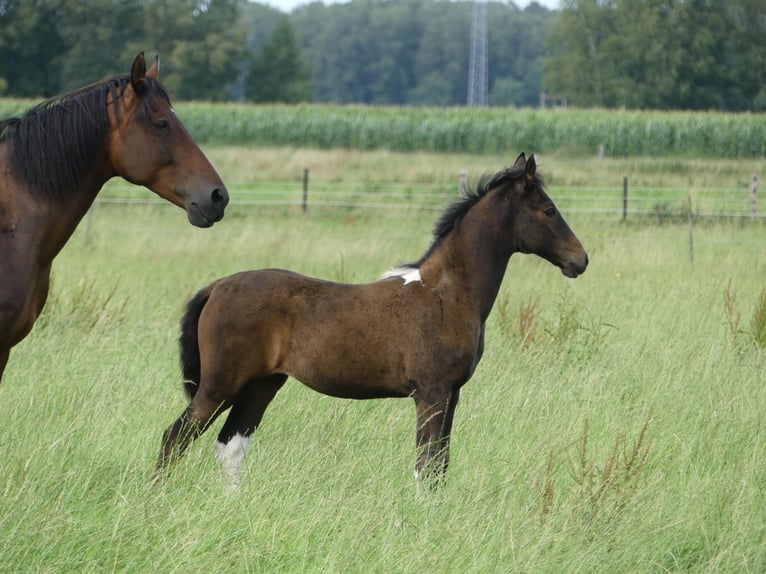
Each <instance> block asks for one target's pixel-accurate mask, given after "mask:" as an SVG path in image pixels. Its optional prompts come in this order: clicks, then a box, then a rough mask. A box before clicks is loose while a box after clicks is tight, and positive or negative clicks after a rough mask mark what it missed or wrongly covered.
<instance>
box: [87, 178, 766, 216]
mask: <svg viewBox="0 0 766 574" xmlns="http://www.w3.org/2000/svg"><path fill="white" fill-rule="evenodd" d="M228 188H229V193H230V196H231V206H239V207H240V208H243V209H247V207H248V206H252V207H259V208H261V209H263V208H275V209H280V210H282V211H285V210H287V211H303V212H322V213H328V212H333V211H338V212H341V213H348V212H370V211H374V212H377V213H381V212H390V213H392V214H394V215H396V216H398V215H399V214H402V213H409V212H423V211H439V210H442V209H444V207H445V206H446V205H448V204H449V203H451V202H453V201H455V200H456V199H457V198H458V197H459V195H460V190H461V183H460V181H456V182H455V186H454V187H453V188H452V189H445V186H444V184H419V183H418V184H401V183H380V182H342V183H331V182H311V183H309V181H308V177H307V176H306V175H304V178H303V179H302V180H298V181H274V182H256V183H236V182H235V183H229V184H228ZM548 191H549V194H550V195H551V197H552V198H553V200H554V201H555V203H556V205H557V206H558V207H559V209H560V210H561V211H562V213H564V214H565V215H566V214H570V213H572V214H574V213H577V214H583V215H593V216H599V217H615V218H619V219H621V220H630V219H643V220H656V221H657V222H660V223H663V222H671V221H675V220H678V221H686V220H688V219H690V218H692V219H694V220H700V219H719V220H738V221H741V220H754V221H761V222H764V221H766V205H765V206H763V208H762V209H759V205H758V203H757V194H758V192H757V178H754V179H753V183H752V185H750V186H748V187H705V188H693V189H683V188H675V187H674V188H663V187H641V186H636V187H631V186H630V185H629V182H628V181H627V180H625V181H623V182H622V184H619V183H618V184H617V185H614V186H603V187H593V186H587V187H586V186H551V187H550V188H549V190H548ZM97 203H101V204H108V203H117V204H147V205H148V204H155V203H156V204H161V203H165V202H164V200H162V199H160V198H158V197H157V196H155V195H153V194H152V193H150V192H149V191H147V190H145V189H143V188H137V187H135V186H130V185H129V184H126V183H124V182H111V183H110V184H109V185H108V186H107V187H106V188H105V190H104V191H103V192H102V193H101V195H100V196H99V197H98V199H97Z"/></svg>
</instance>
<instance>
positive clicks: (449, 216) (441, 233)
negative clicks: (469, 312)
mask: <svg viewBox="0 0 766 574" xmlns="http://www.w3.org/2000/svg"><path fill="white" fill-rule="evenodd" d="M525 175H526V168H525V167H524V166H517V165H512V166H511V167H509V168H506V169H503V170H501V171H498V172H497V173H496V174H494V175H489V174H484V175H482V176H481V178H479V182H478V183H477V184H476V187H475V188H474V189H469V190H467V191H466V192H465V194H464V195H463V197H462V198H461V199H459V200H458V201H456V202H454V203H453V204H452V205H450V206H449V207H447V209H446V210H445V211H444V213H443V214H442V216H441V217H440V218H439V219H438V220H437V221H436V224H435V225H434V230H433V234H434V241H433V243H432V244H431V247H429V248H428V251H426V252H425V254H424V255H423V256H422V257H421V258H420V259H418V260H417V261H416V262H415V263H410V264H407V265H403V266H401V267H403V268H417V267H420V266H421V265H422V264H423V263H424V262H425V260H426V259H428V258H429V257H430V256H431V254H432V253H433V252H434V250H435V249H436V248H437V247H438V246H439V244H440V243H441V242H442V240H443V239H444V238H445V237H446V236H447V235H449V234H450V233H451V232H452V231H453V230H454V229H455V228H456V227H457V226H458V225H460V221H461V220H462V219H463V217H465V214H466V213H468V212H469V211H470V209H471V208H472V207H473V206H474V205H476V204H477V203H478V202H479V200H480V199H481V198H482V197H484V196H485V195H487V194H488V193H489V192H490V191H492V190H493V189H496V188H498V187H500V186H502V185H506V184H508V183H515V182H516V181H517V180H518V179H520V178H523V177H525ZM528 185H530V186H532V187H534V188H539V189H542V188H543V187H544V183H543V178H542V176H540V175H538V174H535V178H534V180H533V181H532V182H531V183H530V184H528Z"/></svg>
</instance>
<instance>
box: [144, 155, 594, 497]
mask: <svg viewBox="0 0 766 574" xmlns="http://www.w3.org/2000/svg"><path fill="white" fill-rule="evenodd" d="M434 235H435V240H434V241H433V244H432V245H431V247H430V248H429V249H428V251H426V253H425V255H423V257H421V258H420V260H419V261H417V262H416V263H413V264H411V265H406V266H404V267H402V268H399V269H397V270H394V271H393V272H392V273H389V274H387V275H384V277H383V278H382V279H380V280H378V281H374V282H372V283H366V284H361V285H349V284H342V283H333V282H330V281H323V280H320V279H313V278H310V277H305V276H302V275H299V274H297V273H293V272H291V271H286V270H281V269H267V270H260V271H245V272H242V273H236V274H234V275H230V276H228V277H224V278H221V279H218V280H217V281H214V282H213V283H211V284H210V285H208V286H207V287H205V288H204V289H202V290H201V291H200V292H199V293H197V294H196V295H195V296H194V297H193V298H192V299H191V301H189V303H188V304H187V307H186V311H185V314H184V316H183V319H182V320H181V337H180V347H181V365H182V370H183V376H184V378H185V379H186V381H185V383H184V385H185V388H186V391H187V394H188V396H189V398H190V400H191V402H190V404H189V405H188V406H187V408H186V409H185V410H184V411H183V413H182V414H181V416H180V417H179V418H178V419H177V420H176V421H175V422H174V423H173V424H172V425H171V426H170V427H169V428H168V429H167V430H166V431H165V432H164V435H163V437H162V446H161V451H160V455H159V461H158V473H161V471H162V469H163V468H164V467H165V466H166V464H167V463H168V462H169V461H170V460H171V459H173V458H175V457H176V456H178V455H180V454H181V452H183V450H184V449H185V448H186V447H187V446H188V445H189V443H190V442H191V441H192V440H193V439H194V438H196V437H197V436H199V435H200V434H201V433H202V432H204V431H205V429H206V428H207V427H208V426H209V425H210V424H211V423H212V422H213V420H214V419H215V418H216V416H218V415H219V414H220V413H222V412H223V411H225V410H226V409H229V408H231V411H230V413H229V415H228V418H227V420H226V422H225V423H224V425H223V427H222V428H221V431H220V434H219V435H218V440H217V441H216V445H215V447H216V455H217V458H218V459H219V461H220V462H221V463H222V465H223V467H224V470H225V471H226V472H227V473H228V474H229V477H230V479H231V481H232V485H233V486H236V484H237V483H238V475H239V466H240V464H241V462H242V460H243V458H244V454H245V449H246V447H247V444H248V441H249V439H250V435H251V434H252V433H253V431H254V430H255V428H256V427H257V426H258V425H259V423H260V422H261V419H262V417H263V413H264V411H265V410H266V407H267V406H268V405H269V403H270V402H271V400H272V399H273V398H274V396H275V395H276V393H277V391H279V389H280V388H281V387H282V385H283V384H284V383H285V380H286V379H287V377H288V376H291V377H294V378H295V379H297V380H299V381H300V382H302V383H303V384H305V385H307V386H309V387H311V388H312V389H314V390H316V391H319V392H320V393H324V394H326V395H331V396H334V397H342V398H350V399H373V398H381V397H412V398H413V399H414V400H415V410H416V419H417V425H416V443H417V451H418V454H417V463H416V470H415V474H416V477H418V476H420V477H424V478H425V477H427V478H428V479H429V480H428V482H429V483H430V484H433V483H434V482H439V481H440V480H441V479H442V477H443V475H444V472H445V471H446V468H447V464H448V460H449V451H448V449H449V439H450V431H451V428H452V420H453V417H454V415H455V407H456V406H457V403H458V398H459V396H460V388H461V387H462V386H463V385H464V384H465V383H466V382H467V381H468V379H470V377H471V375H472V374H473V372H474V369H476V366H477V365H478V363H479V360H480V359H481V356H482V352H483V350H484V325H485V322H486V320H487V317H488V316H489V313H490V311H491V310H492V305H493V303H494V301H495V297H496V296H497V293H498V290H499V289H500V284H501V282H502V280H503V276H504V274H505V270H506V267H507V265H508V260H509V258H510V257H511V255H512V254H513V253H516V252H521V253H534V254H537V255H539V256H541V257H544V258H545V259H547V260H548V261H550V262H551V263H553V264H554V265H556V266H558V267H560V268H561V272H562V273H563V274H564V275H566V276H567V277H577V276H578V275H580V274H581V273H582V272H584V271H585V268H586V267H587V265H588V256H587V254H586V253H585V251H584V250H583V247H582V245H581V244H580V241H579V240H578V239H577V237H575V235H574V234H573V233H572V231H571V230H570V228H569V226H568V225H567V224H566V222H565V221H564V219H563V218H562V216H561V214H560V213H559V211H558V210H557V209H556V207H555V205H554V204H553V202H552V201H551V200H550V198H549V197H548V195H547V194H546V193H545V190H544V187H543V181H542V178H541V177H540V176H539V175H538V174H537V173H536V164H535V158H534V156H531V157H530V158H529V160H527V159H526V158H525V156H524V154H521V155H520V156H519V157H518V159H517V160H516V162H515V163H514V164H513V166H512V167H510V168H509V169H507V170H503V171H501V172H499V173H497V174H496V175H494V177H491V178H490V177H484V178H483V179H482V181H481V182H480V183H479V185H478V187H477V189H476V190H475V191H474V192H472V193H469V194H468V196H467V197H465V198H463V199H462V200H460V201H458V202H457V203H455V204H454V205H452V206H451V207H449V208H448V209H447V210H446V212H445V213H444V215H443V216H442V217H441V219H440V220H439V221H438V223H437V224H436V227H435V232H434Z"/></svg>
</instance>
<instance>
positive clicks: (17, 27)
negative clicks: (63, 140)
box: [0, 0, 68, 97]
mask: <svg viewBox="0 0 766 574" xmlns="http://www.w3.org/2000/svg"><path fill="white" fill-rule="evenodd" d="M61 4H62V3H61V2H52V1H46V0H34V1H29V0H26V1H25V0H5V1H3V2H0V52H1V53H2V58H0V78H3V79H4V80H5V83H6V90H7V93H8V94H9V95H13V96H22V97H40V96H53V95H55V94H57V93H58V92H59V91H60V89H59V88H60V83H59V82H60V78H61V75H60V73H59V68H58V63H59V62H60V58H61V56H62V54H65V53H66V52H67V49H68V46H67V45H66V42H65V41H64V39H63V38H62V37H61V34H60V32H59V29H58V22H59V20H60V16H61V12H62V10H63V8H62V6H61Z"/></svg>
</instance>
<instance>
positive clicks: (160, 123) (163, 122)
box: [152, 118, 170, 130]
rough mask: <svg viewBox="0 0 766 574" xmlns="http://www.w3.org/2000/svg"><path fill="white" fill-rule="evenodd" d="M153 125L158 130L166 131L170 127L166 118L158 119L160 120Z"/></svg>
mask: <svg viewBox="0 0 766 574" xmlns="http://www.w3.org/2000/svg"><path fill="white" fill-rule="evenodd" d="M152 123H153V124H154V127H155V128H157V129H158V130H166V129H168V126H169V125H170V123H169V122H168V120H166V119H164V118H162V119H158V120H154V121H153V122H152Z"/></svg>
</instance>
